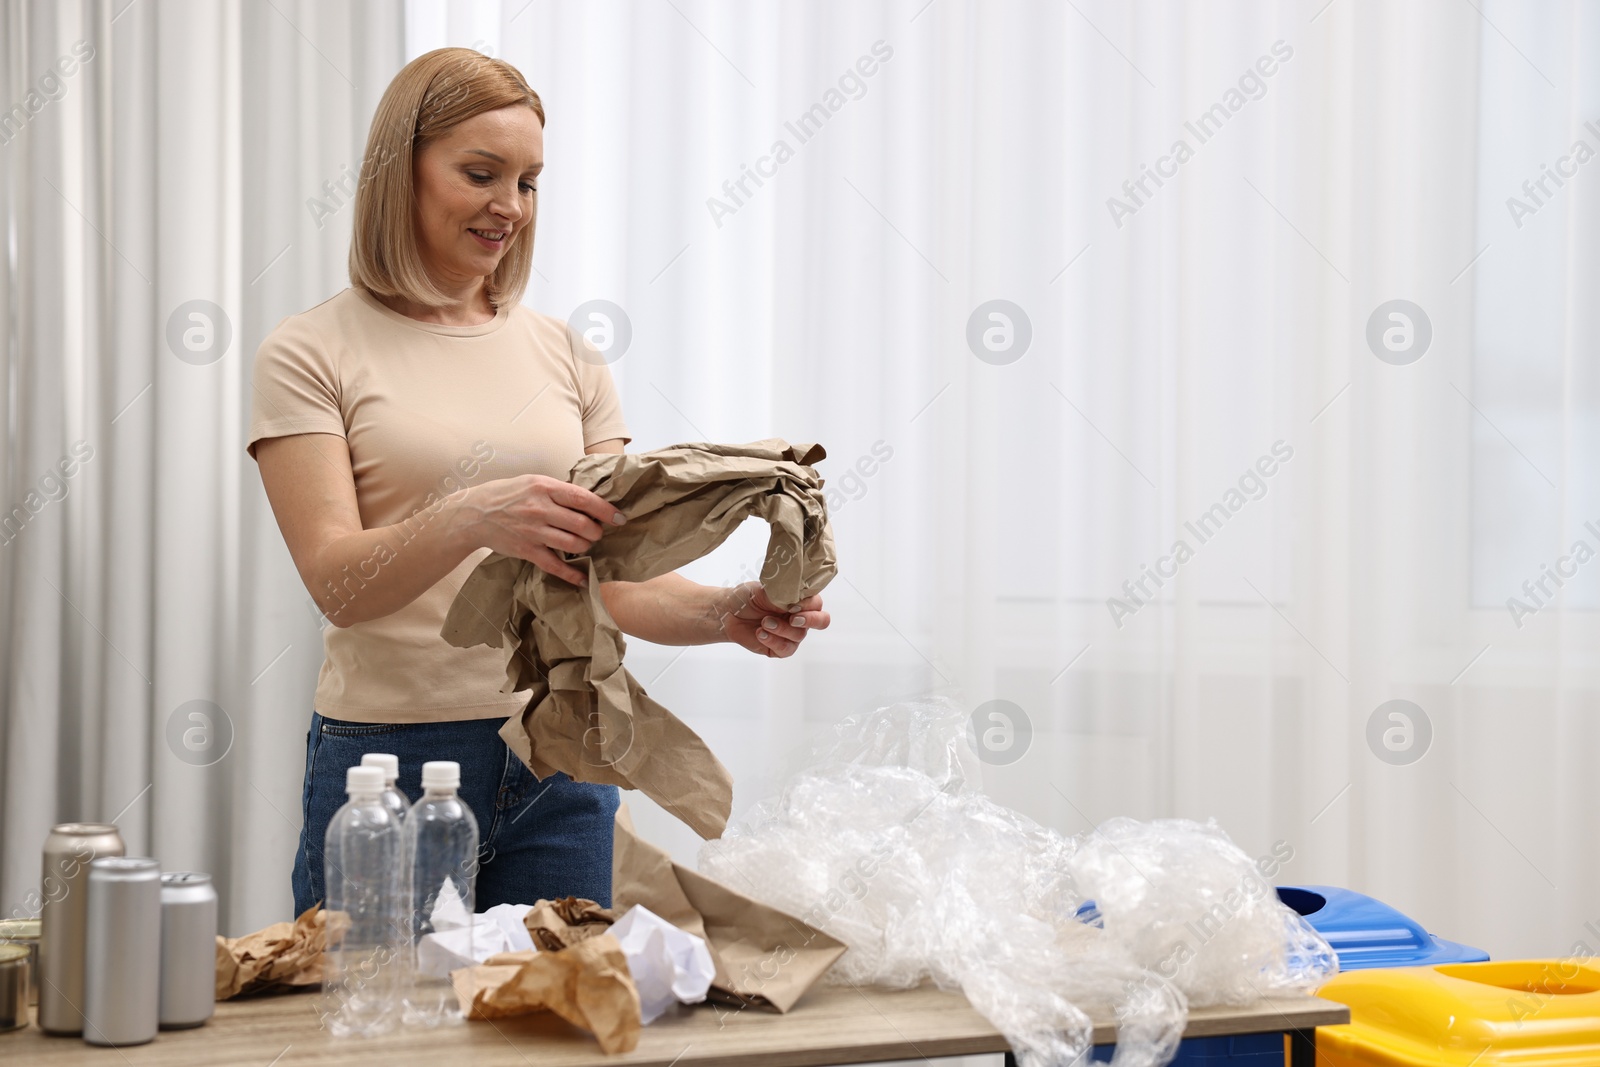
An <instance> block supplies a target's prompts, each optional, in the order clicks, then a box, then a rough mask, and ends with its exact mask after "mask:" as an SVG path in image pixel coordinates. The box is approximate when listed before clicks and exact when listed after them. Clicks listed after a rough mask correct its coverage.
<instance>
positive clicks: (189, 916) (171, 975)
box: [161, 871, 217, 1030]
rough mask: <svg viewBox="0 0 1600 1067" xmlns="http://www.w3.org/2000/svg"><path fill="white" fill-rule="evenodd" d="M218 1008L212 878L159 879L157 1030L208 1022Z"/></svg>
mask: <svg viewBox="0 0 1600 1067" xmlns="http://www.w3.org/2000/svg"><path fill="white" fill-rule="evenodd" d="M216 1003H217V891H216V890H215V889H213V888H212V887H211V876H210V875H209V874H201V873H200V872H198V871H171V872H168V873H166V874H163V875H162V876H161V1029H163V1030H181V1029H184V1028H186V1027H190V1026H199V1025H200V1024H201V1023H203V1022H205V1021H206V1020H207V1019H209V1018H211V1012H212V1011H213V1009H214V1008H215V1007H216Z"/></svg>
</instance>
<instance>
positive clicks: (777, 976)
mask: <svg viewBox="0 0 1600 1067" xmlns="http://www.w3.org/2000/svg"><path fill="white" fill-rule="evenodd" d="M611 855H612V861H611V869H612V875H611V903H612V907H613V910H614V911H616V912H617V914H619V915H620V914H622V913H623V912H625V911H627V910H628V909H629V908H631V907H633V906H634V905H635V904H643V905H644V906H645V907H647V908H649V909H650V910H651V911H653V912H655V913H656V914H657V915H659V916H661V918H663V919H665V920H667V922H669V923H672V924H673V925H674V926H676V927H678V928H679V929H682V930H687V931H688V932H689V933H691V934H696V935H698V936H700V937H703V938H705V939H706V945H707V946H708V947H709V948H710V949H711V959H712V962H714V963H715V964H716V967H717V975H716V978H715V979H714V980H713V981H712V983H711V988H712V992H713V993H718V992H720V993H721V994H722V998H723V999H726V1000H731V1001H732V1002H734V1003H737V1004H740V1005H741V1006H744V1005H749V1006H753V1007H761V1008H769V1009H772V1010H775V1011H780V1012H786V1011H788V1010H789V1009H790V1008H792V1007H794V1004H795V1002H796V1001H797V1000H799V999H800V997H801V996H802V995H803V994H804V993H805V991H806V990H807V989H810V988H811V986H812V984H813V983H815V982H816V980H817V979H818V978H821V977H822V975H823V972H825V971H826V970H827V969H828V968H829V967H831V966H833V961H834V960H836V959H838V958H839V957H840V956H841V955H843V954H844V950H845V946H844V945H843V943H841V942H839V941H836V940H834V939H833V938H832V937H829V936H828V935H827V934H825V933H823V932H822V931H821V930H818V929H817V928H816V927H814V926H811V925H809V924H807V923H804V922H801V921H800V920H799V919H796V918H795V917H794V916H792V915H787V914H785V913H783V912H781V911H779V910H778V909H776V908H773V907H769V906H767V905H766V904H761V903H758V902H756V901H754V900H751V899H750V898H749V897H746V896H743V895H742V894H739V893H736V892H734V891H733V890H731V889H729V888H728V887H727V886H725V885H721V884H719V883H717V882H713V881H712V880H711V879H709V878H707V877H706V876H704V875H702V874H700V873H698V872H696V871H691V870H689V869H688V868H687V867H683V866H680V865H679V864H677V863H674V862H673V861H672V857H670V856H668V855H667V854H666V853H665V852H663V851H662V850H661V849H659V848H657V847H656V846H654V845H652V844H650V843H649V842H647V841H645V840H644V839H643V838H641V837H640V836H639V835H638V834H637V833H635V832H634V829H633V820H632V818H631V817H630V816H629V814H628V809H627V807H626V805H624V806H623V807H621V808H619V809H618V810H617V821H616V839H615V843H614V844H613V846H612V853H611Z"/></svg>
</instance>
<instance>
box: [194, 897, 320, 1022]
mask: <svg viewBox="0 0 1600 1067" xmlns="http://www.w3.org/2000/svg"><path fill="white" fill-rule="evenodd" d="M321 909H322V905H321V904H313V905H311V907H309V908H307V909H306V910H305V911H303V912H301V913H300V917H299V918H298V919H296V920H295V921H294V922H292V923H290V922H281V923H273V924H272V925H271V926H269V927H267V928H266V929H264V930H257V931H256V932H255V933H253V934H245V935H244V936H243V937H223V936H222V935H221V934H218V935H217V994H216V996H217V999H218V1000H227V999H228V998H229V997H236V996H238V995H240V994H241V993H258V992H261V991H263V990H268V989H290V988H295V987H298V986H314V985H320V984H321V983H322V958H323V953H324V951H325V950H326V949H327V947H328V941H329V938H330V936H331V937H332V938H333V939H334V940H337V939H338V938H339V937H340V936H342V935H343V933H344V931H345V929H346V928H348V927H349V925H350V917H349V916H348V915H346V914H345V913H344V912H342V911H331V912H330V911H322V910H321Z"/></svg>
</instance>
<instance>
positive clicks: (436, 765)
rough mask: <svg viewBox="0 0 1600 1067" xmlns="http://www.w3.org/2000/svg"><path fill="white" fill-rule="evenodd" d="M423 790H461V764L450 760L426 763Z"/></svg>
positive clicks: (423, 768) (423, 767)
mask: <svg viewBox="0 0 1600 1067" xmlns="http://www.w3.org/2000/svg"><path fill="white" fill-rule="evenodd" d="M422 788H424V789H459V788H461V764H459V763H457V762H456V761H455V760H449V759H436V760H429V761H428V762H427V763H424V764H423V765H422Z"/></svg>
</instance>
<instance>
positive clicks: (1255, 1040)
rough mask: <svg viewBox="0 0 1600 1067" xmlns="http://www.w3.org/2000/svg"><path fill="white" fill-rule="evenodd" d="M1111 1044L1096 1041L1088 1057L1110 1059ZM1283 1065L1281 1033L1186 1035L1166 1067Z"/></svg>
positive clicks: (1106, 1060)
mask: <svg viewBox="0 0 1600 1067" xmlns="http://www.w3.org/2000/svg"><path fill="white" fill-rule="evenodd" d="M1115 1050H1116V1046H1114V1045H1096V1046H1095V1047H1094V1051H1093V1053H1092V1054H1091V1055H1090V1057H1089V1058H1090V1059H1091V1060H1092V1061H1093V1062H1095V1063H1110V1062H1111V1053H1112V1052H1114V1051H1115ZM1224 1064H1227V1065H1228V1067H1283V1033H1282V1032H1281V1031H1274V1032H1272V1033H1269V1034H1233V1035H1231V1036H1221V1037H1186V1038H1184V1039H1183V1041H1182V1042H1181V1043H1179V1045H1178V1054H1177V1055H1176V1056H1174V1057H1173V1059H1172V1063H1171V1065H1170V1067H1223V1065H1224Z"/></svg>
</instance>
